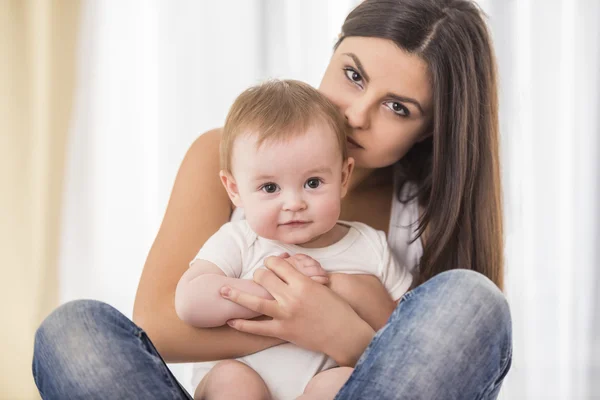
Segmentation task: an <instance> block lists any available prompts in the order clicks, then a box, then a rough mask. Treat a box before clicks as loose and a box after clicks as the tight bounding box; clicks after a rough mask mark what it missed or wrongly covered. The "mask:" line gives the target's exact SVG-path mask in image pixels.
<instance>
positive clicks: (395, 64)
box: [33, 0, 512, 399]
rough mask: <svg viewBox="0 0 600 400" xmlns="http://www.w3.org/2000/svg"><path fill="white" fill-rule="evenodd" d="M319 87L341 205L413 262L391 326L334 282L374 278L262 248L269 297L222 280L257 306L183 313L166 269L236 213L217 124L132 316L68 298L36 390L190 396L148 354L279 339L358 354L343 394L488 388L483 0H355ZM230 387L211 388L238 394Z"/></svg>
mask: <svg viewBox="0 0 600 400" xmlns="http://www.w3.org/2000/svg"><path fill="white" fill-rule="evenodd" d="M320 90H321V91H322V92H323V93H324V94H325V95H327V96H328V97H329V98H330V99H331V100H332V101H333V102H334V103H335V104H336V105H338V107H339V108H340V110H341V111H342V112H343V113H344V115H345V116H346V118H347V121H348V124H349V125H350V126H351V127H352V135H351V137H350V138H349V139H348V141H349V154H350V155H351V156H352V157H354V159H355V160H356V169H355V173H354V176H353V180H352V182H351V184H350V185H351V186H350V190H349V193H348V195H347V196H346V198H345V200H344V203H343V206H342V216H341V219H343V220H355V221H361V222H365V223H367V224H369V225H371V226H373V227H374V228H377V229H380V230H384V231H386V232H387V233H388V236H389V242H390V245H391V246H392V248H393V250H394V252H395V254H396V256H397V257H398V258H399V260H400V261H402V262H404V263H405V264H406V265H407V266H408V267H409V268H411V269H412V270H413V273H414V275H415V277H416V278H417V280H416V282H417V284H418V286H417V287H416V288H414V289H413V290H411V291H409V292H408V293H407V294H406V295H405V296H404V297H403V299H402V300H401V302H400V304H399V305H398V306H397V307H396V309H395V310H394V311H393V314H392V315H391V317H390V319H389V321H388V323H387V325H386V326H385V327H384V328H383V329H381V330H380V331H379V332H377V333H375V332H374V331H373V330H372V329H371V328H370V326H369V325H368V324H367V323H366V322H365V321H363V320H362V319H361V318H360V317H359V316H358V313H357V312H356V307H357V306H354V309H353V307H351V306H350V305H349V304H348V303H346V302H345V301H343V300H342V299H341V298H340V297H339V296H337V295H336V293H335V292H338V293H339V292H340V291H341V290H347V291H348V293H352V295H353V296H356V297H355V298H356V302H355V303H356V304H359V306H360V301H359V300H360V299H361V298H365V296H369V297H370V298H371V299H377V298H380V297H381V293H385V289H384V288H383V287H382V286H381V285H380V284H379V283H378V282H377V281H376V280H375V279H370V278H369V277H365V276H343V275H340V276H335V275H334V276H332V279H331V283H330V285H329V287H326V286H322V285H319V284H318V283H314V282H312V281H310V280H309V279H304V278H303V277H302V276H299V275H298V274H294V270H293V268H292V267H291V265H289V264H288V263H287V262H286V261H285V260H282V259H280V258H269V259H267V261H266V266H267V267H268V269H269V270H270V272H269V273H266V274H262V275H261V279H260V280H259V281H258V283H259V284H261V285H263V286H264V287H265V288H266V289H267V290H269V292H271V294H273V295H274V297H275V298H276V299H278V301H271V302H268V301H264V300H259V299H257V298H254V297H252V296H250V295H248V294H245V293H240V292H237V291H233V290H229V291H228V290H227V288H224V289H223V291H222V293H223V295H224V296H225V295H226V294H227V293H228V294H227V296H226V297H227V298H229V299H230V300H232V301H235V302H237V303H239V304H241V305H244V306H246V307H248V308H251V309H254V310H256V311H259V312H260V313H262V314H265V315H266V317H265V318H263V320H258V321H232V323H231V327H229V326H226V327H220V328H214V329H196V328H192V327H190V326H187V325H185V324H184V323H183V322H181V321H180V320H179V319H178V318H177V316H176V314H175V310H174V305H173V297H174V292H175V286H176V284H177V281H178V279H179V278H180V277H181V275H182V274H183V272H184V271H185V270H186V268H187V265H188V262H189V260H191V259H192V258H193V257H194V256H195V255H196V252H197V251H198V249H199V248H200V246H201V245H202V244H203V243H204V241H205V240H206V239H207V238H208V237H209V236H211V235H212V234H213V233H214V232H215V231H216V230H217V229H218V228H219V227H220V226H221V225H222V224H223V223H225V222H226V221H228V220H229V218H230V217H231V214H232V206H231V204H230V202H229V200H228V198H227V195H226V193H225V190H224V189H223V188H222V187H221V184H220V182H219V178H218V169H219V162H218V153H219V152H218V146H219V130H214V131H211V132H207V133H206V134H204V135H202V136H201V137H199V138H198V139H197V140H196V142H195V143H194V144H193V145H192V147H191V148H190V150H189V151H188V153H187V155H186V157H185V159H184V161H183V163H182V165H181V167H180V170H179V173H178V176H177V179H176V181H175V186H174V188H173V192H172V195H171V199H170V202H169V205H168V208H167V211H166V215H165V217H164V220H163V223H162V226H161V228H160V231H159V233H158V235H157V238H156V240H155V242H154V245H153V247H152V249H151V251H150V254H149V256H148V259H147V262H146V265H145V266H144V271H143V274H142V277H141V281H140V285H139V288H138V293H137V297H136V303H135V309H134V321H135V324H134V323H133V322H132V321H130V320H128V319H127V318H126V317H124V316H123V315H121V314H120V313H119V312H118V311H116V310H115V309H113V308H112V307H110V306H108V305H106V304H103V303H99V302H92V301H77V302H72V303H68V304H66V305H63V306H62V307H60V308H58V309H57V310H56V311H55V312H54V313H52V314H51V315H50V316H49V317H48V318H47V319H46V320H45V321H44V323H43V324H42V325H41V327H40V328H39V330H38V332H37V334H36V344H35V355H34V362H33V370H34V377H35V379H36V383H37V385H38V388H39V389H40V393H41V394H42V396H43V397H44V398H79V397H85V398H138V397H139V398H167V397H171V398H178V399H179V398H187V397H188V396H189V395H188V394H186V393H184V391H183V390H182V389H181V388H180V386H179V384H178V383H177V381H176V380H175V379H174V378H173V377H172V375H171V374H170V372H169V371H168V369H167V368H166V366H165V365H164V362H163V361H162V359H161V356H162V358H163V359H165V360H167V361H168V362H195V361H205V360H214V359H225V358H235V357H239V356H243V355H247V354H250V353H253V352H256V351H259V350H261V349H264V348H267V347H270V346H274V345H276V344H279V343H282V341H291V342H294V343H296V344H298V345H300V346H302V347H306V348H310V349H314V350H317V351H322V352H324V353H326V354H328V355H329V356H331V357H332V358H334V359H335V360H336V361H337V362H338V363H339V364H340V365H343V366H351V367H355V369H354V372H353V373H352V375H351V377H350V378H349V380H348V381H347V383H346V384H345V385H344V387H343V388H342V389H341V391H340V392H339V394H338V397H337V398H339V399H389V398H423V399H431V398H444V399H452V398H460V399H470V398H478V399H479V398H485V399H488V398H495V397H496V396H497V394H498V391H499V389H500V385H501V383H502V380H503V378H504V376H505V374H506V373H507V371H508V369H509V368H510V361H511V349H512V343H511V321H510V313H509V310H508V306H507V304H506V300H505V298H504V296H503V295H502V292H501V291H500V289H501V288H502V275H503V259H502V251H503V243H502V214H501V194H500V177H499V160H498V159H499V155H498V115H497V113H498V110H497V94H496V91H497V87H496V78H495V61H494V54H493V50H492V48H491V42H490V37H489V33H488V31H487V28H486V26H485V23H484V21H483V19H482V15H481V12H480V10H479V9H478V8H477V7H476V6H475V5H474V4H472V3H471V2H470V1H467V0H437V1H436V0H389V1H388V0H366V1H364V2H362V3H361V4H360V5H359V6H358V7H357V8H356V9H355V10H353V11H352V12H351V13H350V15H349V16H348V18H347V19H346V21H345V23H344V26H343V27H342V33H341V35H340V38H339V41H338V43H337V44H336V46H335V51H334V54H333V56H332V58H331V61H330V64H329V66H328V68H327V70H326V72H325V75H324V77H323V80H322V82H321V85H320ZM282 281H283V282H282ZM378 296H379V297H378ZM371 303H376V302H375V301H371ZM362 311H364V310H362ZM367 311H368V310H367ZM269 317H272V320H270V318H269ZM315 327H318V334H315ZM148 337H150V338H151V339H152V342H150V340H149V338H148ZM154 346H156V347H154ZM159 353H160V356H159ZM232 386H235V385H232ZM231 390H232V392H231V393H227V394H224V397H223V398H235V396H236V395H237V396H240V395H241V394H240V392H237V391H241V393H243V388H236V387H232V388H231Z"/></svg>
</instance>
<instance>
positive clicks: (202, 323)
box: [175, 259, 273, 328]
mask: <svg viewBox="0 0 600 400" xmlns="http://www.w3.org/2000/svg"><path fill="white" fill-rule="evenodd" d="M225 285H227V286H230V287H232V288H235V289H239V290H242V291H244V292H247V293H251V294H253V295H255V296H259V297H262V298H265V299H273V297H272V296H271V295H270V294H269V292H267V291H266V290H265V289H264V288H263V287H262V286H260V285H259V284H257V283H255V282H254V281H252V280H248V279H238V278H229V277H227V276H225V273H224V272H223V271H222V270H221V269H220V268H219V267H217V266H216V265H215V264H213V263H211V262H209V261H205V260H199V259H197V260H195V261H194V263H193V264H192V266H191V267H190V268H189V269H188V270H187V271H186V272H185V273H184V274H183V276H182V277H181V279H180V280H179V283H178V284H177V289H176V291H175V311H176V312H177V315H178V316H179V318H180V319H181V320H182V321H184V322H186V323H187V324H189V325H192V326H195V327H198V328H212V327H216V326H222V325H225V323H226V322H227V321H228V320H230V319H233V318H243V319H250V318H254V317H257V316H259V315H260V314H258V313H256V312H254V311H251V310H249V309H247V308H245V307H242V306H240V305H238V304H236V303H234V302H232V301H229V300H227V299H224V298H223V297H222V296H221V295H220V294H219V290H220V289H221V287H223V286H225Z"/></svg>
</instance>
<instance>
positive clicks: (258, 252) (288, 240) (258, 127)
mask: <svg viewBox="0 0 600 400" xmlns="http://www.w3.org/2000/svg"><path fill="white" fill-rule="evenodd" d="M346 130H347V126H346V123H345V120H344V118H343V116H342V115H340V113H339V111H338V109H337V108H336V107H335V105H333V104H332V103H331V102H330V101H329V100H328V99H327V98H326V97H324V96H323V95H322V94H320V93H319V92H318V91H317V90H316V89H314V88H312V87H310V86H309V85H307V84H304V83H301V82H298V81H289V80H286V81H269V82H267V83H264V84H262V85H259V86H256V87H252V88H250V89H248V90H246V91H245V92H244V93H242V94H241V95H240V96H239V97H238V98H237V99H236V101H235V102H234V104H233V106H232V107H231V109H230V111H229V114H228V116H227V120H226V123H225V127H224V128H223V134H222V141H221V154H220V156H221V168H222V170H221V172H220V177H221V181H222V183H223V185H224V186H225V189H226V190H227V193H228V194H229V197H230V199H231V201H232V202H233V204H234V205H235V206H236V207H237V210H239V209H243V211H244V213H245V220H240V221H235V222H229V223H227V224H225V225H223V227H222V228H221V229H220V230H219V231H218V232H216V233H215V234H214V235H213V236H212V237H211V238H209V239H208V241H207V242H206V243H205V244H204V246H203V247H202V248H201V249H200V252H199V253H198V255H197V256H196V258H195V259H194V260H193V261H192V262H191V263H190V268H189V269H188V270H187V271H186V272H185V274H184V275H183V276H182V277H181V280H180V281H179V284H178V286H177V291H176V295H175V307H176V311H177V314H178V316H179V317H180V318H181V319H182V320H183V321H185V322H186V323H188V324H190V325H193V326H196V327H202V328H207V327H216V326H221V325H224V324H225V323H226V321H228V320H230V319H234V318H246V319H249V318H254V317H257V316H258V314H257V313H255V312H253V311H251V310H248V309H246V308H244V307H241V306H239V305H237V304H235V303H233V302H230V301H228V300H226V299H223V298H222V297H221V296H220V294H219V290H220V288H221V287H222V286H224V285H229V286H232V287H236V288H239V289H241V290H243V291H246V292H249V293H252V294H255V295H258V296H261V297H264V298H269V299H272V297H271V296H270V295H269V293H268V292H267V291H266V290H265V289H264V288H262V287H261V286H260V285H258V284H256V283H254V282H253V281H252V277H253V274H254V272H255V271H256V270H257V269H259V268H264V266H263V261H264V259H265V258H266V257H269V256H273V255H276V256H277V255H278V256H281V257H284V258H286V259H287V260H288V261H289V262H290V263H291V264H292V265H293V266H294V267H295V268H297V269H298V270H299V271H300V272H302V273H304V274H305V275H307V276H309V277H311V279H313V280H315V281H317V282H319V283H326V282H327V278H326V276H327V273H346V274H369V275H374V276H376V277H377V278H379V279H380V280H381V282H382V283H383V285H384V286H385V287H386V289H387V290H388V292H389V294H390V296H391V298H392V299H393V300H394V301H396V300H398V299H399V298H400V297H401V296H402V295H403V294H404V293H405V292H406V291H407V290H408V288H409V287H410V285H411V282H412V277H411V275H410V274H409V273H408V272H407V271H406V270H405V269H404V268H401V267H400V266H399V265H397V264H396V262H395V260H394V258H393V256H392V254H391V252H390V249H389V248H388V245H387V241H386V237H385V233H384V232H381V231H376V230H374V229H373V228H370V227H369V226H367V225H365V224H362V223H359V222H346V221H339V220H338V218H339V216H340V208H341V199H342V198H343V197H344V196H345V194H346V191H347V189H348V184H349V182H350V176H351V174H352V170H353V167H354V160H353V159H352V158H350V157H348V156H347V151H346ZM364 301H368V300H367V299H365V300H364ZM220 367H221V368H220ZM211 368H213V370H212V372H213V373H209V370H211ZM323 371H325V372H323ZM348 371H351V369H349V368H336V364H335V362H334V361H333V360H332V359H330V358H329V357H328V356H326V355H325V354H321V353H316V352H313V351H309V350H306V349H303V348H300V347H298V346H296V345H294V344H291V343H285V344H281V345H278V346H275V347H272V348H269V349H266V350H263V351H260V352H258V353H255V354H251V355H249V356H246V357H242V358H239V359H237V360H234V361H232V360H227V361H220V362H212V363H200V364H196V367H195V372H194V375H195V378H196V382H198V380H199V379H200V378H201V377H204V378H203V379H202V381H201V382H200V384H199V385H198V387H197V390H196V394H195V398H198V399H213V398H219V397H222V393H223V389H225V388H226V387H225V386H224V385H232V384H233V385H243V387H244V388H246V393H247V396H245V398H248V399H283V400H287V399H295V398H298V397H300V396H302V398H306V399H308V398H314V399H328V398H333V397H334V396H335V394H336V393H337V391H338V390H339V389H340V388H341V386H342V385H343V383H344V382H345V381H346V379H347V378H348V376H349V372H348ZM224 374H225V375H224ZM318 374H321V375H320V376H321V379H319V384H314V382H315V381H316V378H315V377H316V376H319V375H318ZM325 377H326V379H323V378H325ZM313 379H315V380H313ZM311 380H312V382H311ZM323 381H325V382H328V383H327V384H323Z"/></svg>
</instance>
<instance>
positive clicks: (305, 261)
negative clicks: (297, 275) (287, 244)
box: [279, 253, 329, 284]
mask: <svg viewBox="0 0 600 400" xmlns="http://www.w3.org/2000/svg"><path fill="white" fill-rule="evenodd" d="M279 257H281V258H283V259H284V260H286V261H287V262H289V263H290V264H292V266H293V267H294V268H296V269H297V270H298V271H300V272H301V273H302V274H304V275H306V276H308V277H309V278H310V279H312V280H313V281H315V282H318V283H321V284H326V283H329V277H328V276H327V271H325V270H324V269H323V267H321V264H320V263H319V262H318V261H317V260H315V259H314V258H312V257H309V256H307V255H306V254H294V255H293V256H290V255H289V254H288V253H283V254H281V255H280V256H279Z"/></svg>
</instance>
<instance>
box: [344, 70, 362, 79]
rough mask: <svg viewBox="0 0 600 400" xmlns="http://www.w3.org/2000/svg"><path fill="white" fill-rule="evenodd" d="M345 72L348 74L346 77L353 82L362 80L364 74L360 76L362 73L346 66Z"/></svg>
mask: <svg viewBox="0 0 600 400" xmlns="http://www.w3.org/2000/svg"><path fill="white" fill-rule="evenodd" d="M344 73H345V74H346V78H348V79H349V80H350V81H351V82H354V83H361V82H362V76H360V74H359V73H358V72H356V71H355V70H354V69H352V68H350V67H347V68H344Z"/></svg>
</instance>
